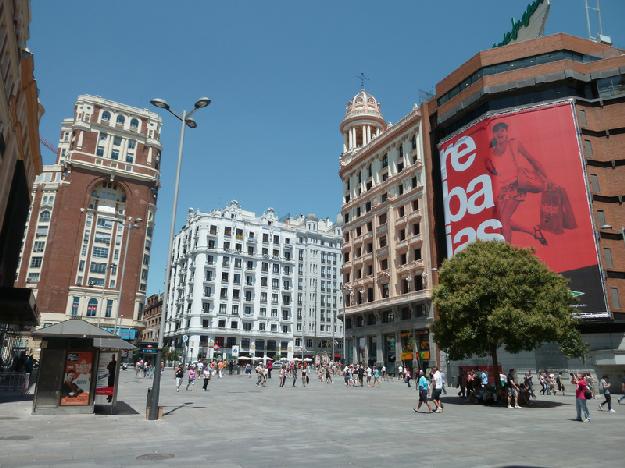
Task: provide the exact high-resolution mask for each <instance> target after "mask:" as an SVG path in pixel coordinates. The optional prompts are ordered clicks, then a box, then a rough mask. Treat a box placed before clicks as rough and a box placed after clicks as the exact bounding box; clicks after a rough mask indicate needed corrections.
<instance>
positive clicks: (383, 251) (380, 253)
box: [375, 245, 388, 258]
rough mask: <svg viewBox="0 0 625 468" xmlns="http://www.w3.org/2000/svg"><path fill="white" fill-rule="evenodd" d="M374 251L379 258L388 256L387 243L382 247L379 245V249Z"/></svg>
mask: <svg viewBox="0 0 625 468" xmlns="http://www.w3.org/2000/svg"><path fill="white" fill-rule="evenodd" d="M375 253H376V256H377V257H380V258H385V257H388V245H385V246H384V247H380V248H379V249H377V250H376V251H375Z"/></svg>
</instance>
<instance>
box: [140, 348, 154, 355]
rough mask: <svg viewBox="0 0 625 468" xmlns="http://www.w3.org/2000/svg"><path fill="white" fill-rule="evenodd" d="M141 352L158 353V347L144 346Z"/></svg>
mask: <svg viewBox="0 0 625 468" xmlns="http://www.w3.org/2000/svg"><path fill="white" fill-rule="evenodd" d="M141 352H142V353H143V354H157V353H158V349H157V348H143V349H141Z"/></svg>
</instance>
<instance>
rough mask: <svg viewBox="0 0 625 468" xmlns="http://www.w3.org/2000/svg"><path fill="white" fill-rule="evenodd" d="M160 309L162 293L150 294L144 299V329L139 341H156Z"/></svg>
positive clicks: (159, 323) (161, 306) (158, 330)
mask: <svg viewBox="0 0 625 468" xmlns="http://www.w3.org/2000/svg"><path fill="white" fill-rule="evenodd" d="M162 308H163V293H160V294H152V295H151V296H149V297H148V298H147V299H146V301H145V307H144V308H143V317H142V320H143V322H144V324H145V328H144V329H143V330H141V341H152V342H156V341H158V337H159V333H160V328H161V311H162Z"/></svg>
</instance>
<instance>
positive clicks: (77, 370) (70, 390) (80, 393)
mask: <svg viewBox="0 0 625 468" xmlns="http://www.w3.org/2000/svg"><path fill="white" fill-rule="evenodd" d="M92 367H93V352H91V351H68V352H67V355H66V356H65V372H64V377H63V387H62V389H61V402H60V403H61V406H87V405H89V403H90V392H91V372H92Z"/></svg>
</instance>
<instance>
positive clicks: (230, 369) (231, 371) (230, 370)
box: [228, 359, 234, 375]
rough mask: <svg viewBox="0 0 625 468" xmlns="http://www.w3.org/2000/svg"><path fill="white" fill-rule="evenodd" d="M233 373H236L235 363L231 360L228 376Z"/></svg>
mask: <svg viewBox="0 0 625 468" xmlns="http://www.w3.org/2000/svg"><path fill="white" fill-rule="evenodd" d="M233 372H234V361H233V360H232V359H230V361H229V362H228V375H232V373H233Z"/></svg>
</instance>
